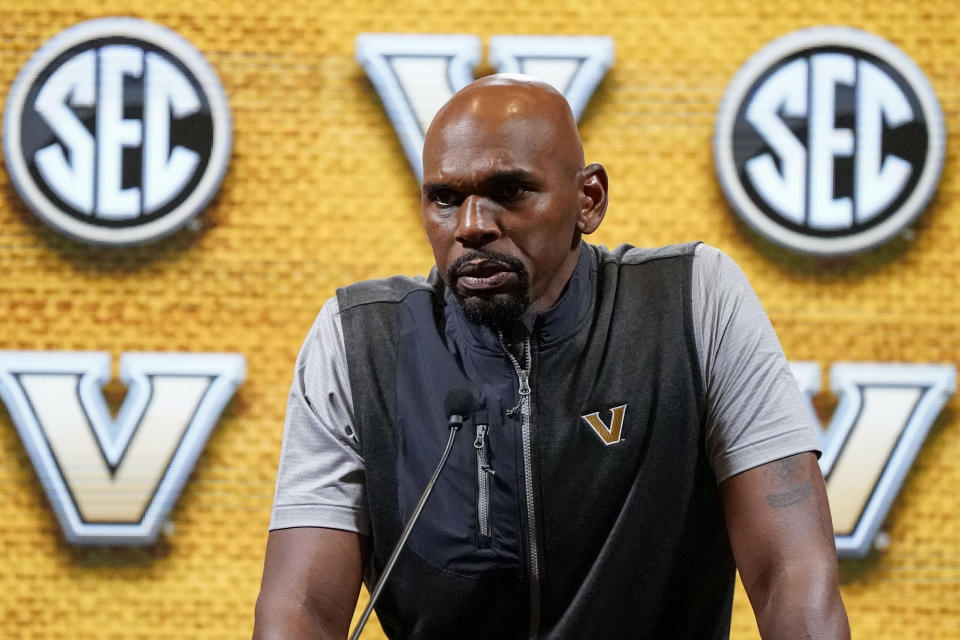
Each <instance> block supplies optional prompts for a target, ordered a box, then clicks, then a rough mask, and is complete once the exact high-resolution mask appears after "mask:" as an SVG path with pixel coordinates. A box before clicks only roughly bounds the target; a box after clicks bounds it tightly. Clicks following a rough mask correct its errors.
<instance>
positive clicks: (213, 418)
mask: <svg viewBox="0 0 960 640" xmlns="http://www.w3.org/2000/svg"><path fill="white" fill-rule="evenodd" d="M245 366H246V365H245V360H244V358H243V356H241V355H238V354H209V353H202V354H188V353H125V354H123V356H122V357H121V359H120V376H121V379H122V380H123V382H124V383H125V384H126V385H127V387H128V393H127V396H126V398H125V399H124V401H123V404H122V405H121V407H120V412H119V414H118V415H117V417H116V419H113V418H112V417H111V416H110V411H109V409H108V407H107V404H106V402H105V400H104V397H103V393H102V390H101V387H102V385H103V384H104V383H105V382H107V380H109V378H110V355H109V354H106V353H97V352H42V351H36V352H30V351H0V398H2V399H3V401H4V403H5V404H6V405H7V408H8V409H9V411H10V415H11V416H12V418H13V422H14V424H15V425H16V427H17V431H18V432H19V433H20V438H21V439H22V440H23V443H24V446H25V447H26V449H27V453H28V454H29V456H30V460H31V461H32V462H33V465H34V468H35V469H36V470H37V474H38V475H39V476H40V480H41V482H42V483H43V488H44V490H45V491H46V493H47V497H48V498H49V500H50V503H51V504H52V505H53V508H54V511H55V512H56V515H57V518H58V519H59V520H60V525H61V526H62V527H63V531H64V534H65V535H66V537H67V539H68V540H69V541H70V542H72V543H74V544H124V545H142V544H150V543H151V542H153V540H154V539H156V536H157V534H158V533H159V530H160V527H161V526H162V524H163V522H164V520H165V518H166V516H167V514H168V513H169V512H170V509H171V508H172V507H173V504H174V502H175V501H176V499H177V496H178V495H179V494H180V490H181V489H182V488H183V484H184V482H186V480H187V477H188V476H189V475H190V471H191V470H192V469H193V466H194V464H195V463H196V460H197V457H198V456H199V455H200V452H201V451H202V450H203V447H204V445H205V444H206V441H207V438H208V437H209V435H210V433H211V432H212V431H213V428H214V426H215V424H216V422H217V420H218V419H219V417H220V413H221V412H222V411H223V408H224V406H226V404H227V402H228V401H229V400H230V398H231V396H232V395H233V393H234V390H235V389H236V388H237V387H238V386H239V385H240V384H241V383H242V382H243V379H244V373H245Z"/></svg>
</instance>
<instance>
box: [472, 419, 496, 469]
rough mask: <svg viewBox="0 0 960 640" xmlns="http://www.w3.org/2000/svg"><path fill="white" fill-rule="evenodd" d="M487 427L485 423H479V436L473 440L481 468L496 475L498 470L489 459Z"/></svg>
mask: <svg viewBox="0 0 960 640" xmlns="http://www.w3.org/2000/svg"><path fill="white" fill-rule="evenodd" d="M487 429H489V427H488V426H487V425H485V424H478V425H477V437H476V438H475V439H474V441H473V447H474V448H475V449H476V450H477V461H478V462H479V463H480V470H481V471H486V472H487V473H489V474H490V475H496V471H494V470H493V467H491V466H490V463H489V462H488V461H487Z"/></svg>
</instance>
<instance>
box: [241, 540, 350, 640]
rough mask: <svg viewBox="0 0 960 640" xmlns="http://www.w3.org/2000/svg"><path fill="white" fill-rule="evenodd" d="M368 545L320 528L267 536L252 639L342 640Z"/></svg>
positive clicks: (347, 630)
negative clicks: (335, 639) (333, 639)
mask: <svg viewBox="0 0 960 640" xmlns="http://www.w3.org/2000/svg"><path fill="white" fill-rule="evenodd" d="M367 541H368V538H367V537H366V536H362V535H360V534H357V533H352V532H349V531H340V530H337V529H325V528H321V527H297V528H293V529H278V530H276V531H271V532H270V536H269V537H268V538H267V554H266V560H265V561H264V566H263V581H262V582H261V585H260V596H259V597H258V598H257V608H256V621H255V623H254V628H253V637H254V640H271V639H273V638H277V639H281V638H282V639H285V640H286V639H290V640H296V639H298V638H310V639H311V640H314V639H320V640H327V639H328V638H337V639H338V640H339V639H342V638H346V637H347V633H349V627H350V620H351V619H352V617H353V612H354V609H355V608H356V605H357V594H358V593H359V592H360V582H361V577H362V575H363V567H364V563H365V560H366V555H367V546H368V545H367Z"/></svg>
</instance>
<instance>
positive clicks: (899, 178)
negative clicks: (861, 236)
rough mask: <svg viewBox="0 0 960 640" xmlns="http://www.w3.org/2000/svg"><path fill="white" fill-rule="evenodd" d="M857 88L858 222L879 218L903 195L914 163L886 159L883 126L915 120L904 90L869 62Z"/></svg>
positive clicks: (863, 64) (862, 68) (862, 66)
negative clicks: (911, 164)
mask: <svg viewBox="0 0 960 640" xmlns="http://www.w3.org/2000/svg"><path fill="white" fill-rule="evenodd" d="M858 64H859V68H860V78H859V80H858V84H857V161H856V182H855V185H856V191H855V194H856V202H857V222H858V223H861V224H862V223H864V222H868V221H869V220H871V219H873V218H875V217H876V216H877V215H878V214H880V213H881V212H882V211H883V210H884V209H885V208H886V207H887V206H888V205H890V203H891V202H893V200H894V199H895V198H896V197H897V196H898V195H899V194H900V192H901V191H902V190H903V188H904V186H905V185H906V183H907V180H908V179H909V178H910V173H911V171H912V170H911V167H910V163H909V162H907V161H906V160H904V159H902V158H898V157H897V156H894V155H890V156H888V157H886V158H884V156H883V124H884V122H886V123H887V125H888V126H891V127H895V126H898V125H901V124H904V123H907V122H909V121H910V120H912V119H913V117H914V116H913V109H911V108H910V103H909V102H907V99H906V97H904V95H903V92H902V91H901V90H900V87H898V86H897V84H896V83H895V82H894V81H893V80H892V79H891V78H890V77H889V76H888V75H887V74H885V73H884V72H883V71H881V70H880V69H878V68H877V67H876V66H874V65H872V64H870V63H869V62H867V61H865V60H861V61H860V62H859V63H858Z"/></svg>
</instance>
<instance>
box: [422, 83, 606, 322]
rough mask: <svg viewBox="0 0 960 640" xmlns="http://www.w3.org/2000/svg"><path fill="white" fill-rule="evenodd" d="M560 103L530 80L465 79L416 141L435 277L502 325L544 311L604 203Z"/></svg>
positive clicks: (599, 172)
mask: <svg viewBox="0 0 960 640" xmlns="http://www.w3.org/2000/svg"><path fill="white" fill-rule="evenodd" d="M606 190H607V175H606V172H605V171H604V170H603V167H601V166H600V165H598V164H592V165H590V166H584V163H583V146H582V145H581V143H580V135H579V134H578V133H577V125H576V122H575V121H574V118H573V113H572V112H571V111H570V106H569V105H568V104H567V101H566V99H565V98H564V97H563V96H562V95H561V94H560V93H559V92H558V91H556V90H555V89H554V88H553V87H551V86H550V85H548V84H545V83H543V82H540V81H538V80H535V79H533V78H530V77H528V76H520V75H506V74H501V75H495V76H489V77H486V78H482V79H480V80H477V81H476V82H473V83H471V84H469V85H467V86H466V87H465V88H464V89H462V90H461V91H459V92H458V93H457V94H456V95H454V96H453V98H451V99H450V101H449V102H447V104H445V105H444V106H443V107H442V108H441V109H440V111H438V112H437V115H436V116H435V117H434V119H433V122H432V123H431V125H430V128H429V129H428V131H427V134H426V136H425V139H424V144H423V186H422V198H421V212H422V214H423V223H424V228H425V230H426V232H427V238H428V239H429V241H430V245H431V247H432V248H433V254H434V257H435V258H436V261H437V267H438V269H439V270H440V273H441V274H443V275H444V278H445V280H446V281H447V284H448V286H449V287H450V290H451V291H452V292H453V294H454V295H455V296H456V297H457V299H458V300H459V301H460V303H461V306H462V307H463V309H464V311H465V312H466V314H467V317H468V318H471V319H473V320H475V321H477V322H480V323H482V324H488V325H496V326H502V325H505V324H509V323H510V322H512V321H514V320H516V318H517V317H519V316H520V315H522V314H524V313H527V312H528V311H531V310H532V311H536V312H539V311H542V310H545V309H549V308H550V307H551V306H552V305H553V304H554V302H555V301H556V300H557V297H558V296H559V294H560V292H561V291H562V290H563V287H564V285H565V283H566V282H567V280H568V279H569V277H570V274H572V273H573V270H574V267H576V265H577V261H578V256H579V255H580V236H581V235H582V234H585V233H592V232H593V231H594V229H596V228H597V226H598V225H599V224H600V221H601V220H602V219H603V214H604V211H606V206H607V196H606Z"/></svg>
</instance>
